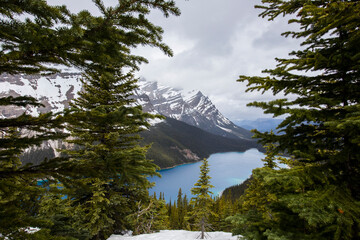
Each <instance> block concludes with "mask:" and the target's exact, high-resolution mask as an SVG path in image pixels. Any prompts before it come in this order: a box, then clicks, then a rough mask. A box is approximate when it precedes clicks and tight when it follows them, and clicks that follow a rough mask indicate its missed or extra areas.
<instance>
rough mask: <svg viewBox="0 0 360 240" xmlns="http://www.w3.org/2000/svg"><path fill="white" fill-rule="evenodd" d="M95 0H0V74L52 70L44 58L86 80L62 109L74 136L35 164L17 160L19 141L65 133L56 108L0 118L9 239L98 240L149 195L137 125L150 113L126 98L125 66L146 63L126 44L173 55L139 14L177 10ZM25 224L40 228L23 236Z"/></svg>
mask: <svg viewBox="0 0 360 240" xmlns="http://www.w3.org/2000/svg"><path fill="white" fill-rule="evenodd" d="M93 2H94V4H95V5H96V6H97V7H98V9H99V12H100V16H92V15H91V14H90V13H89V12H88V11H87V10H83V11H81V12H79V13H78V14H72V13H70V12H69V11H68V10H67V9H66V7H64V6H63V7H53V6H49V5H48V4H47V2H46V1H44V0H25V1H1V3H0V15H1V17H2V21H1V22H0V43H1V49H0V74H2V73H7V74H19V73H23V74H33V73H41V74H46V73H53V72H56V71H57V70H56V69H53V68H51V67H49V66H50V65H49V64H65V65H68V66H74V67H77V68H79V69H80V70H82V71H83V79H82V81H83V84H84V91H83V92H82V93H81V94H80V98H79V99H78V100H76V101H75V102H74V103H73V105H72V109H71V110H70V111H69V112H68V113H67V114H66V121H67V128H68V131H69V132H70V134H71V135H72V136H71V139H72V140H71V141H70V142H71V143H73V144H75V145H76V146H75V148H74V150H71V151H67V152H66V157H63V158H57V159H53V160H49V161H44V162H43V163H41V164H39V165H37V166H22V165H21V162H20V161H19V155H20V154H21V153H22V152H23V151H24V150H25V149H26V148H28V147H31V146H33V145H37V144H41V143H42V142H43V141H45V140H56V139H59V138H64V137H66V136H67V134H63V133H62V130H63V129H64V117H63V116H62V114H58V115H55V114H53V113H51V112H50V113H47V114H42V115H40V116H38V117H34V116H31V115H29V114H27V113H26V112H25V113H24V114H23V115H21V116H19V117H16V118H11V119H1V120H0V130H1V139H0V141H1V142H0V146H1V147H0V161H1V162H0V205H1V206H0V233H1V234H2V236H4V237H6V238H7V239H21V238H28V239H30V238H35V239H36V238H38V239H41V237H42V238H44V239H63V238H64V239H65V238H66V239H72V238H76V239H106V238H107V237H108V236H109V234H111V233H112V231H114V230H115V229H117V230H121V229H124V228H125V226H129V224H130V223H127V222H125V221H124V220H125V218H124V215H127V214H129V213H131V212H133V211H135V209H136V204H137V202H138V201H140V200H143V199H144V200H147V201H148V193H147V188H148V187H149V186H150V184H149V182H148V181H147V180H146V177H147V176H149V175H152V174H155V169H156V167H155V165H154V164H152V163H151V162H150V161H149V160H147V159H146V158H145V152H146V147H140V146H139V145H138V140H139V137H138V136H137V133H138V132H139V131H140V130H142V129H144V128H146V127H147V126H148V124H147V122H146V119H148V118H152V117H154V116H151V115H149V114H144V113H143V112H142V110H141V108H140V107H138V106H134V104H133V102H132V100H130V98H129V97H130V95H131V94H132V91H133V89H134V88H135V87H136V79H135V78H134V77H133V72H134V71H135V70H137V69H138V68H139V64H140V63H143V62H147V60H146V59H145V58H143V57H141V56H136V55H133V54H131V48H133V47H136V46H138V45H139V44H141V45H149V46H154V47H157V48H160V49H161V50H162V51H163V52H164V53H165V54H167V55H170V56H171V55H172V52H171V50H170V48H169V47H168V46H167V45H165V44H164V43H163V42H162V32H163V31H162V29H161V28H160V27H158V26H155V25H153V24H152V23H151V22H150V21H149V20H148V19H147V18H146V15H147V14H149V12H150V10H151V9H158V10H160V11H161V12H162V13H163V14H164V15H165V16H166V17H167V16H169V15H170V14H174V15H179V14H180V12H179V9H178V8H177V7H176V6H175V3H174V1H171V0H131V1H130V0H119V1H118V3H117V5H116V6H112V7H106V6H105V5H104V4H103V2H102V1H101V0H94V1H93ZM27 16H29V17H28V18H26V17H27ZM0 105H1V106H9V105H15V106H22V107H26V106H32V107H35V108H36V107H39V106H40V104H39V103H38V102H37V100H36V99H34V98H31V97H27V96H21V97H8V98H2V99H0ZM39 162H41V160H40V161H39ZM39 180H42V181H41V184H39ZM41 185H42V186H41ZM29 226H32V227H40V228H41V229H42V230H41V231H39V232H37V233H35V234H33V235H31V236H30V235H29V236H28V237H23V236H22V234H25V235H26V231H25V230H26V227H29ZM20 235H21V236H20Z"/></svg>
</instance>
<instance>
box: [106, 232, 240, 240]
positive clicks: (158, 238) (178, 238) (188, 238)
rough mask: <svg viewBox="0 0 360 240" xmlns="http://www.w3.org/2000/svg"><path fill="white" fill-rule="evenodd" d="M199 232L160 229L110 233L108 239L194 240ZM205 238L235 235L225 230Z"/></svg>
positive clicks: (231, 239)
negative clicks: (124, 234)
mask: <svg viewBox="0 0 360 240" xmlns="http://www.w3.org/2000/svg"><path fill="white" fill-rule="evenodd" d="M199 235H200V232H190V231H185V230H162V231H160V232H158V233H152V234H142V235H137V236H133V237H132V236H120V235H112V236H111V237H110V238H108V240H196V239H199ZM206 237H207V238H206V239H211V240H237V239H238V237H237V236H232V235H231V233H226V232H209V233H206Z"/></svg>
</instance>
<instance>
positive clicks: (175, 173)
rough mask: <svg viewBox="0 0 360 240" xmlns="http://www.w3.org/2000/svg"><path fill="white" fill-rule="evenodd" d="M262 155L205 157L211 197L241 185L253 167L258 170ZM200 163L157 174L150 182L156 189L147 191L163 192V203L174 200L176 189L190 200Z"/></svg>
mask: <svg viewBox="0 0 360 240" xmlns="http://www.w3.org/2000/svg"><path fill="white" fill-rule="evenodd" d="M263 158H264V154H263V153H261V152H259V151H258V150H257V149H250V150H248V151H246V152H227V153H216V154H212V155H211V156H210V157H209V158H208V161H209V165H210V172H209V175H210V177H211V180H210V181H211V184H212V185H213V186H214V188H212V189H211V191H212V192H213V193H214V194H213V195H218V194H220V193H221V192H222V191H223V190H224V189H225V188H227V187H230V186H232V185H236V184H239V183H242V182H243V181H244V180H246V179H247V178H248V177H249V176H250V175H251V171H252V170H253V169H254V168H258V167H262V166H263V162H262V161H261V159H263ZM200 165H201V162H197V163H190V164H185V165H180V166H177V167H174V168H171V169H164V170H161V171H160V174H161V175H162V178H158V177H152V178H150V181H151V182H155V184H156V186H155V187H153V188H152V189H150V194H153V193H154V192H156V193H157V196H159V193H160V192H163V193H165V199H166V201H167V202H168V201H170V200H171V201H173V200H176V198H177V194H178V191H179V188H181V190H182V192H183V193H185V194H186V195H187V196H188V198H189V197H191V193H190V189H191V188H192V187H193V186H194V184H195V183H196V182H197V180H198V179H199V176H200Z"/></svg>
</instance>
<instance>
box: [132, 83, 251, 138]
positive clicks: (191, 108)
mask: <svg viewBox="0 0 360 240" xmlns="http://www.w3.org/2000/svg"><path fill="white" fill-rule="evenodd" d="M138 84H139V90H138V91H137V92H136V95H137V97H138V99H139V102H141V104H142V105H143V108H144V110H145V111H149V112H150V111H156V112H159V113H160V114H162V115H164V116H166V117H170V118H174V119H177V120H179V121H182V122H185V123H187V124H189V125H192V126H195V127H198V128H201V129H203V130H205V131H207V132H210V133H213V134H217V135H221V136H224V137H230V138H245V139H249V138H251V135H252V134H251V133H250V132H249V131H248V130H245V129H243V128H240V127H238V126H236V125H235V124H234V123H232V122H231V121H230V120H229V119H227V118H226V117H224V116H223V115H222V114H221V113H220V111H219V110H218V109H217V108H216V107H215V105H214V104H213V103H212V102H211V100H210V99H209V98H208V97H207V96H205V95H204V94H203V93H202V92H201V91H190V92H186V91H183V90H178V89H175V88H171V87H167V86H162V85H159V84H158V83H157V82H148V81H146V80H144V79H141V80H140V81H139V83H138Z"/></svg>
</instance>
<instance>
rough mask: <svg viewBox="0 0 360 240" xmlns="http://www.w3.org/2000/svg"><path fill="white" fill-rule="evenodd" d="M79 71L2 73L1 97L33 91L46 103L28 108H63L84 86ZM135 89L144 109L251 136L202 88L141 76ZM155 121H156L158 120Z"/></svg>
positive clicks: (3, 112)
mask: <svg viewBox="0 0 360 240" xmlns="http://www.w3.org/2000/svg"><path fill="white" fill-rule="evenodd" d="M79 77H80V73H74V72H63V73H59V74H55V75H49V76H40V75H30V76H29V75H16V76H12V75H1V76H0V97H4V96H9V95H11V96H14V97H16V96H24V95H30V96H33V97H35V98H37V99H38V100H39V101H40V102H41V103H42V104H43V105H44V106H45V107H41V108H33V107H29V108H28V109H26V111H28V113H31V114H35V115H36V114H38V113H43V112H48V111H50V110H51V111H53V112H57V111H61V110H63V109H64V108H67V107H68V106H69V102H70V101H71V99H73V98H74V97H76V96H77V93H78V92H79V91H80V90H81V82H80V81H79ZM138 85H139V89H137V90H136V92H135V98H136V100H137V102H138V104H141V105H142V106H143V109H144V111H147V112H151V113H159V114H162V115H164V116H166V117H170V118H174V119H176V120H179V121H183V122H185V123H187V124H189V125H192V126H195V127H199V128H201V129H203V130H205V131H208V132H210V133H213V134H217V135H221V136H224V137H230V138H243V139H249V138H250V137H251V133H250V132H249V131H247V130H245V129H243V128H240V127H238V126H236V125H235V124H233V123H232V122H231V121H230V120H229V119H227V118H226V117H224V116H223V115H222V114H221V113H220V112H219V110H218V109H217V108H216V107H215V105H214V104H213V103H212V102H211V100H210V99H209V98H208V97H206V96H205V95H204V94H202V93H201V92H200V91H191V92H185V91H183V90H177V89H174V88H171V87H166V86H161V85H159V84H158V83H157V82H147V81H145V80H144V79H141V80H140V81H139V83H138ZM23 111H24V109H20V108H16V107H9V106H6V107H2V108H0V117H12V116H15V115H19V114H21V113H22V112H23ZM156 123H157V122H154V123H153V124H156Z"/></svg>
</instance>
